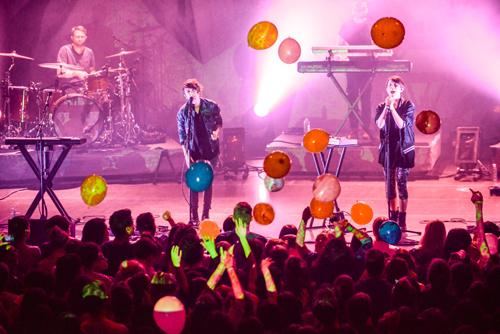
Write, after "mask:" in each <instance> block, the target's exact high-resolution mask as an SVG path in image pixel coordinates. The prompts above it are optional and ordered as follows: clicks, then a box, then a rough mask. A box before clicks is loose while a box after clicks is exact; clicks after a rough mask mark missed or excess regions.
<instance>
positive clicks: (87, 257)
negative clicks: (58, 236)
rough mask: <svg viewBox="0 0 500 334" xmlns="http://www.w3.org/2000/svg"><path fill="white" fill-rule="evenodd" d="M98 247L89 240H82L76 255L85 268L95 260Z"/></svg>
mask: <svg viewBox="0 0 500 334" xmlns="http://www.w3.org/2000/svg"><path fill="white" fill-rule="evenodd" d="M100 251H101V249H100V247H99V246H98V245H97V244H96V243H94V242H91V241H88V242H84V243H83V245H82V247H80V249H79V250H78V255H79V256H80V259H82V264H83V266H84V267H85V268H91V267H92V265H93V264H94V262H95V261H97V259H98V258H99V252H100Z"/></svg>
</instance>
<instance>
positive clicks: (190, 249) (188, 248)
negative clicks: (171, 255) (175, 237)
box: [179, 234, 203, 267]
mask: <svg viewBox="0 0 500 334" xmlns="http://www.w3.org/2000/svg"><path fill="white" fill-rule="evenodd" d="M179 249H180V250H182V260H183V261H184V265H185V266H186V267H193V266H197V265H199V264H200V263H201V262H202V261H203V245H202V244H201V243H200V238H198V236H197V235H194V234H188V235H185V236H184V238H182V240H181V241H180V243H179Z"/></svg>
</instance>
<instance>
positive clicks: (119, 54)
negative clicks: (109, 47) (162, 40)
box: [105, 50, 139, 58]
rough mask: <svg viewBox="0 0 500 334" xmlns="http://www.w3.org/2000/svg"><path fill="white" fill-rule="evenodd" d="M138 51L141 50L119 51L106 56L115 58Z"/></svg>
mask: <svg viewBox="0 0 500 334" xmlns="http://www.w3.org/2000/svg"><path fill="white" fill-rule="evenodd" d="M136 52H139V50H134V51H122V52H120V53H117V54H114V55H111V56H107V57H105V58H113V57H121V56H126V55H129V54H132V53H136Z"/></svg>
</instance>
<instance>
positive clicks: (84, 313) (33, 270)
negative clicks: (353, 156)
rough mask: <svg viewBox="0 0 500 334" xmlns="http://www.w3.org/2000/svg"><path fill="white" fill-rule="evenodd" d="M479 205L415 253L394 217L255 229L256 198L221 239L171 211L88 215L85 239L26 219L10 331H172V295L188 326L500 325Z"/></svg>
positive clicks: (440, 328)
mask: <svg viewBox="0 0 500 334" xmlns="http://www.w3.org/2000/svg"><path fill="white" fill-rule="evenodd" d="M471 200H472V203H473V204H474V206H475V209H476V216H477V221H476V228H475V230H474V231H471V232H472V235H471V233H469V232H468V231H467V230H466V229H462V228H453V229H451V230H449V231H446V226H445V224H444V223H443V222H442V221H440V220H432V221H429V222H428V223H427V225H426V227H425V232H424V234H423V236H422V238H421V240H420V243H419V245H418V246H417V247H415V248H413V249H404V248H398V247H397V246H393V245H389V244H387V243H385V242H384V241H383V240H382V238H381V236H380V233H379V227H380V226H381V224H383V223H384V222H385V221H386V220H388V219H387V218H384V217H378V218H376V219H375V220H374V221H373V225H372V226H373V237H370V235H368V234H367V233H366V232H365V231H364V230H361V229H357V228H355V227H353V226H352V225H351V224H349V223H348V221H347V220H340V221H334V219H332V225H331V228H329V229H327V230H325V231H323V232H321V233H319V234H318V235H317V237H316V239H315V241H314V245H308V244H307V243H305V242H304V237H305V233H306V226H307V222H308V220H309V219H310V218H311V212H310V210H309V208H305V209H304V211H303V213H302V219H301V221H300V222H298V224H297V225H294V224H288V225H285V226H283V228H282V230H281V232H280V234H279V236H278V237H277V238H271V239H268V238H265V237H264V236H262V235H259V234H257V233H254V232H251V231H250V224H251V221H252V208H251V206H250V205H249V204H248V203H246V202H240V203H238V204H237V205H236V206H235V208H234V212H233V215H231V216H229V217H228V218H227V219H226V221H224V223H223V231H222V233H220V234H219V235H218V236H217V237H216V238H215V240H214V239H213V238H211V237H210V236H207V235H200V234H199V231H197V229H195V228H194V227H193V226H191V225H189V224H184V223H176V222H175V221H174V220H173V219H172V218H171V217H169V218H168V222H169V224H170V230H169V233H168V237H165V238H161V237H159V236H158V235H156V236H155V234H156V225H155V218H154V217H153V215H152V214H151V213H143V214H140V215H139V216H137V218H136V220H135V222H134V219H133V216H132V213H131V211H130V210H128V209H123V210H119V211H116V212H114V213H113V214H112V215H111V217H110V219H109V224H107V223H106V221H105V220H104V219H98V218H96V219H92V220H90V221H88V222H87V223H86V224H85V226H84V228H83V231H82V238H81V240H78V239H75V238H72V237H71V236H70V226H71V224H70V222H69V221H68V220H67V219H66V218H64V217H62V216H54V217H52V218H50V219H49V220H48V222H47V224H46V226H45V232H46V233H47V240H48V242H46V243H44V244H41V245H39V246H32V245H29V244H28V243H27V240H28V238H29V236H30V221H29V220H28V219H27V218H26V217H23V216H18V217H15V218H13V219H12V220H10V221H9V227H8V235H5V234H4V235H2V242H1V244H0V325H1V328H0V334H1V333H14V334H24V333H26V334H28V333H29V334H37V333H40V334H45V333H47V334H49V333H50V334H52V333H53V334H59V333H60V334H63V333H64V334H72V333H75V334H76V333H110V334H113V333H137V334H140V333H144V334H149V333H163V332H162V330H161V329H160V328H159V327H158V326H157V324H156V322H155V319H154V305H155V304H156V302H157V301H158V300H160V299H161V298H163V297H165V296H175V297H176V298H178V300H180V301H181V302H182V304H183V306H184V309H185V312H186V321H185V324H184V326H183V330H182V333H185V334H211V333H214V334H215V333H218V334H225V333H227V334H236V333H238V334H240V333H241V334H263V333H269V334H275V333H277V334H315V333H325V334H326V333H360V334H364V333H391V334H392V333H450V334H451V333H500V266H499V259H498V254H497V248H498V247H497V243H498V237H499V236H500V231H499V229H498V227H497V226H496V225H495V224H493V223H491V222H483V217H482V202H483V198H482V195H481V194H480V193H479V192H473V194H472V198H471ZM297 221H298V219H297ZM108 227H109V229H110V231H111V233H109V231H108ZM134 233H135V235H138V233H140V237H139V236H137V237H134ZM347 233H352V238H351V236H350V235H349V238H348V240H350V242H349V243H348V242H346V234H347ZM110 235H111V238H110ZM7 236H8V237H9V238H10V239H12V238H13V240H10V239H9V238H7ZM134 239H135V240H134ZM134 241H135V242H134Z"/></svg>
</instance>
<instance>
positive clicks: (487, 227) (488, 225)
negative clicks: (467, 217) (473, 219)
mask: <svg viewBox="0 0 500 334" xmlns="http://www.w3.org/2000/svg"><path fill="white" fill-rule="evenodd" d="M484 233H491V234H493V235H495V236H496V237H497V238H500V229H499V228H498V226H497V224H495V223H493V222H490V221H486V222H484Z"/></svg>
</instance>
